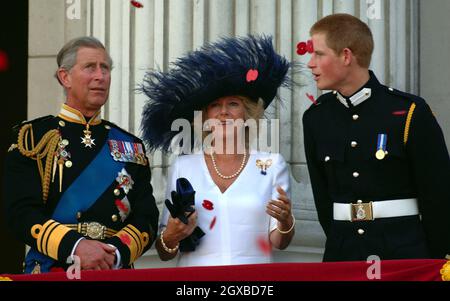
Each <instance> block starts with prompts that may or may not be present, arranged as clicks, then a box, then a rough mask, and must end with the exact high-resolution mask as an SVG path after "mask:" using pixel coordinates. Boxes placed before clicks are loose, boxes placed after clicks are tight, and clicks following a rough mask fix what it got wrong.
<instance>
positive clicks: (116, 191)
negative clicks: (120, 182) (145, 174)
mask: <svg viewBox="0 0 450 301" xmlns="http://www.w3.org/2000/svg"><path fill="white" fill-rule="evenodd" d="M119 194H120V190H119V189H117V188H116V189H114V195H115V196H119Z"/></svg>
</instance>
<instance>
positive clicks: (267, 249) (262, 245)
mask: <svg viewBox="0 0 450 301" xmlns="http://www.w3.org/2000/svg"><path fill="white" fill-rule="evenodd" d="M257 242H258V247H259V249H260V250H261V251H262V252H263V253H264V254H266V255H269V254H270V253H271V252H272V246H271V245H270V243H269V241H268V240H267V238H265V237H262V236H260V237H258V240H257Z"/></svg>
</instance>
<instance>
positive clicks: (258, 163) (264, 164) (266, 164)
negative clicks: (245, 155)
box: [256, 159, 272, 176]
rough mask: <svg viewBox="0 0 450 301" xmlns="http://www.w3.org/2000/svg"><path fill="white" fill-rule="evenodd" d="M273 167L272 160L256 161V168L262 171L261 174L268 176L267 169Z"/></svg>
mask: <svg viewBox="0 0 450 301" xmlns="http://www.w3.org/2000/svg"><path fill="white" fill-rule="evenodd" d="M271 165H272V159H267V160H260V159H257V160H256V167H258V168H259V169H261V174H262V175H264V176H265V175H266V174H267V169H268V168H269V167H270V166H271Z"/></svg>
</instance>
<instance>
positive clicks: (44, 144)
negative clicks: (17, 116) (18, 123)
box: [17, 124, 61, 202]
mask: <svg viewBox="0 0 450 301" xmlns="http://www.w3.org/2000/svg"><path fill="white" fill-rule="evenodd" d="M28 135H30V140H31V141H30V142H31V148H30V147H28ZM60 139H61V135H60V133H59V131H58V130H50V131H48V132H47V133H46V134H45V135H44V136H43V137H42V139H41V140H40V141H39V143H38V144H37V145H36V147H35V146H34V136H33V127H32V125H31V124H26V125H24V126H23V127H22V128H21V129H20V131H19V136H18V138H17V146H18V149H19V151H20V153H21V154H22V155H24V156H26V157H28V158H31V159H33V160H36V161H37V165H38V170H39V175H40V176H41V182H42V199H43V200H44V202H46V201H47V199H48V192H49V190H50V180H51V179H50V178H51V170H52V164H53V158H54V156H55V152H56V150H57V149H58V143H59V141H60ZM44 159H45V168H44V167H43V166H42V160H44Z"/></svg>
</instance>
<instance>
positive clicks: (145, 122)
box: [140, 35, 291, 151]
mask: <svg viewBox="0 0 450 301" xmlns="http://www.w3.org/2000/svg"><path fill="white" fill-rule="evenodd" d="M290 65H291V64H290V63H289V62H288V61H287V60H286V59H285V58H284V57H282V56H280V55H279V54H277V53H276V52H275V50H274V48H273V44H272V38H271V37H268V36H253V35H249V36H246V37H234V38H222V39H221V40H219V41H218V42H215V43H210V44H207V45H205V46H203V47H202V48H201V49H199V50H197V51H193V52H190V53H188V54H187V55H186V56H184V57H182V58H179V59H177V60H176V61H175V62H174V63H173V66H172V68H171V69H170V71H168V72H160V71H150V72H148V73H147V74H146V76H145V79H144V82H143V84H142V85H141V86H140V91H142V92H143V93H144V94H145V95H146V96H147V97H148V100H147V102H146V104H145V106H144V110H143V113H142V124H141V129H142V131H143V139H144V141H145V142H146V144H147V145H148V147H149V148H150V149H151V150H154V149H158V148H160V149H162V150H164V151H167V150H168V149H169V147H170V144H171V140H172V138H173V137H174V136H175V135H176V134H178V132H176V131H171V125H172V122H173V121H174V120H176V119H179V118H184V119H187V120H189V121H190V122H192V120H193V118H194V111H196V110H202V109H203V108H204V107H205V106H206V105H208V104H209V103H211V102H212V101H214V100H216V99H218V98H220V97H223V96H230V95H241V96H246V97H248V98H249V99H250V100H252V101H255V102H256V101H258V100H259V99H260V98H261V99H262V100H263V101H264V108H267V106H269V104H270V103H271V102H272V100H273V99H274V98H275V96H276V95H277V89H278V88H279V87H280V86H289V80H288V75H287V73H288V70H289V67H290ZM255 70H256V71H257V72H256V71H255Z"/></svg>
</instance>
